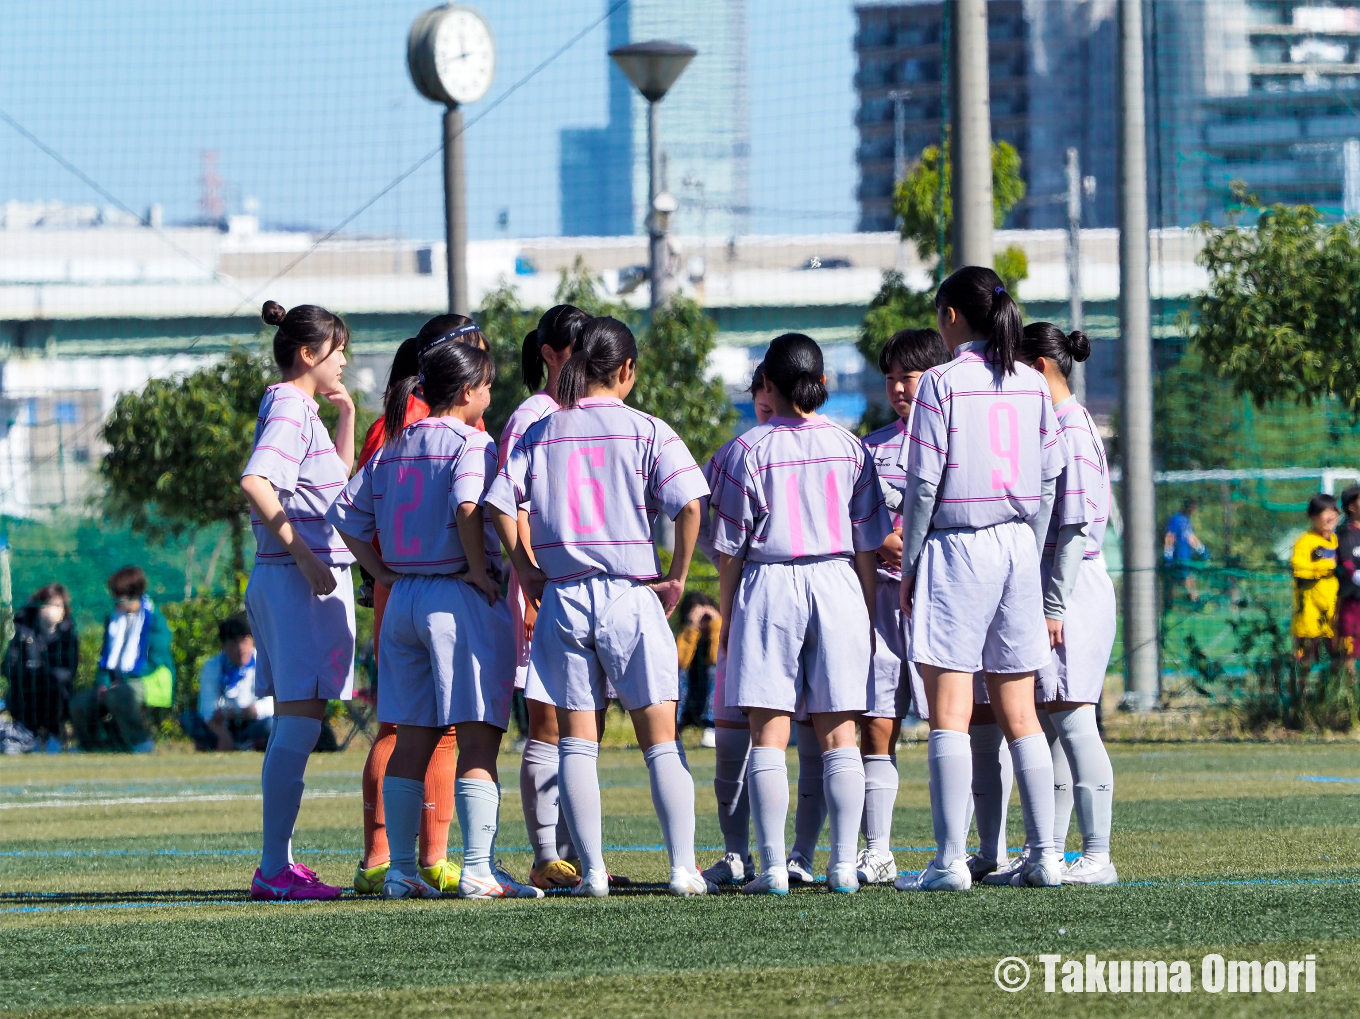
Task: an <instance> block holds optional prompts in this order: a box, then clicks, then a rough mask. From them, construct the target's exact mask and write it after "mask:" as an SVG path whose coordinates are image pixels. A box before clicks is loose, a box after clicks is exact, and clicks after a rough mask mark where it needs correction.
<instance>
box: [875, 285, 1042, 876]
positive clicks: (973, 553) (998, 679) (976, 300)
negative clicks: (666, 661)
mask: <svg viewBox="0 0 1360 1019" xmlns="http://www.w3.org/2000/svg"><path fill="white" fill-rule="evenodd" d="M935 308H936V321H937V324H938V326H939V330H940V335H941V336H943V337H944V341H945V343H946V344H947V345H948V347H949V349H950V350H951V351H952V352H953V353H954V359H953V360H952V361H950V362H949V363H948V364H947V365H943V366H941V367H938V368H932V369H930V371H928V372H926V373H925V375H924V376H922V378H921V382H920V385H919V387H918V388H917V390H916V405H915V407H914V408H913V409H912V415H911V427H910V430H909V440H908V444H907V446H906V447H905V448H904V450H903V452H902V454H901V458H900V460H899V464H900V466H902V467H903V468H904V469H905V472H906V474H907V481H906V488H905V491H904V497H903V506H902V536H903V542H902V588H901V591H902V611H903V613H904V614H906V615H908V616H910V618H911V656H912V660H913V661H914V662H915V663H916V665H917V667H918V668H919V669H920V671H921V677H922V680H923V681H924V685H925V694H926V700H927V702H928V705H929V710H930V726H931V732H930V749H929V764H930V805H931V814H932V819H933V822H934V829H935V839H936V844H937V849H936V855H935V858H934V859H933V860H931V862H930V864H929V865H928V866H927V867H926V869H925V870H924V871H923V872H921V873H920V874H913V875H904V876H903V877H900V878H898V880H897V881H896V882H894V884H895V886H896V887H897V888H899V889H901V890H903V891H955V890H961V889H966V888H969V887H971V885H972V876H971V875H970V874H969V872H968V867H967V864H966V862H965V860H964V858H963V854H964V840H965V837H966V835H967V831H968V813H969V810H968V807H969V801H970V798H971V786H972V771H973V762H972V752H971V751H972V748H971V742H970V740H969V735H968V724H969V721H970V719H971V716H972V711H973V676H974V674H975V673H977V672H979V671H985V673H986V685H987V692H988V695H989V698H990V700H991V704H992V706H993V710H994V711H995V713H996V717H997V722H998V723H999V724H1000V726H1001V729H1002V731H1003V733H1004V734H1005V736H1006V740H1007V742H1008V743H1009V744H1010V750H1011V757H1012V759H1013V760H1014V762H1015V776H1016V782H1017V784H1018V785H1019V787H1020V800H1021V804H1022V806H1023V808H1024V813H1025V830H1026V834H1027V836H1028V837H1029V840H1030V842H1031V843H1032V844H1033V845H1036V846H1043V847H1045V848H1044V849H1043V850H1042V851H1041V852H1039V853H1037V854H1036V855H1035V856H1034V857H1033V858H1031V859H1030V860H1029V861H1027V863H1026V866H1025V869H1024V871H1023V872H1022V881H1023V883H1024V884H1029V885H1057V884H1059V883H1060V881H1061V877H1062V875H1061V870H1060V867H1061V858H1060V857H1057V856H1056V855H1055V854H1054V852H1053V849H1052V830H1053V763H1052V760H1051V759H1050V756H1049V749H1048V744H1047V741H1046V740H1045V739H1044V734H1043V731H1042V729H1041V728H1040V726H1039V720H1038V718H1037V716H1036V714H1035V709H1034V674H1035V672H1036V671H1037V670H1038V669H1040V668H1041V667H1043V666H1044V665H1045V664H1047V662H1048V660H1049V642H1048V630H1047V626H1046V625H1045V623H1044V614H1043V592H1042V587H1041V584H1040V577H1039V549H1040V547H1041V546H1042V544H1043V540H1044V536H1045V535H1046V533H1047V531H1048V520H1049V516H1050V515H1051V513H1052V508H1053V498H1054V488H1055V485H1056V481H1057V478H1058V475H1059V474H1060V473H1062V469H1063V465H1064V463H1065V460H1066V457H1065V453H1064V449H1063V445H1062V438H1061V436H1060V435H1059V434H1058V422H1057V418H1056V417H1055V415H1054V413H1053V405H1052V399H1051V396H1050V393H1049V390H1048V384H1047V383H1046V382H1045V381H1044V378H1043V376H1042V375H1040V374H1039V373H1038V372H1036V371H1035V370H1034V369H1032V368H1029V367H1028V366H1026V365H1024V364H1022V363H1019V362H1017V357H1018V355H1019V353H1020V343H1021V338H1022V337H1021V323H1020V309H1019V308H1018V307H1017V306H1016V304H1015V301H1013V300H1012V299H1011V296H1010V295H1009V294H1008V293H1007V292H1006V288H1005V285H1004V284H1003V283H1002V282H1001V278H1000V277H999V276H997V274H996V273H994V272H993V271H992V270H991V269H986V268H982V267H980V266H965V267H964V268H962V269H960V270H958V271H957V272H955V273H954V274H953V275H951V276H950V277H949V278H948V279H946V280H945V281H944V283H942V284H941V285H940V289H939V290H938V291H937V292H936V294H935Z"/></svg>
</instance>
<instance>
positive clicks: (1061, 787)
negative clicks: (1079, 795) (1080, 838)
mask: <svg viewBox="0 0 1360 1019" xmlns="http://www.w3.org/2000/svg"><path fill="white" fill-rule="evenodd" d="M1039 724H1040V725H1042V726H1043V727H1044V738H1045V739H1046V740H1048V752H1049V756H1050V757H1051V758H1052V759H1053V848H1054V849H1055V850H1057V851H1058V853H1059V854H1061V853H1065V852H1067V832H1068V830H1069V829H1070V828H1071V827H1072V769H1071V768H1070V767H1069V766H1068V761H1067V753H1066V752H1065V751H1064V750H1063V745H1062V741H1061V740H1060V739H1059V738H1058V728H1057V726H1056V725H1055V724H1054V722H1053V716H1052V715H1050V714H1049V713H1048V712H1047V711H1045V710H1043V708H1040V709H1039Z"/></svg>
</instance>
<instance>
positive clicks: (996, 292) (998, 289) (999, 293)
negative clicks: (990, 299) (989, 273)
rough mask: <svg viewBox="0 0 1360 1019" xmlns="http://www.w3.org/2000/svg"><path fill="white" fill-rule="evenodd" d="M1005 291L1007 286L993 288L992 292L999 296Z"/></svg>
mask: <svg viewBox="0 0 1360 1019" xmlns="http://www.w3.org/2000/svg"><path fill="white" fill-rule="evenodd" d="M1005 292H1006V288H1005V287H994V288H993V289H992V293H993V294H996V295H997V296H1000V295H1001V294H1004V293H1005Z"/></svg>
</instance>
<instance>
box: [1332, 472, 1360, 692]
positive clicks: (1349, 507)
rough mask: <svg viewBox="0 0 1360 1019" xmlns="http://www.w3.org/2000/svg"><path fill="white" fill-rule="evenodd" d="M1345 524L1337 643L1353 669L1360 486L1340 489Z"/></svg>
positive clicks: (1359, 614) (1339, 547) (1358, 609)
mask: <svg viewBox="0 0 1360 1019" xmlns="http://www.w3.org/2000/svg"><path fill="white" fill-rule="evenodd" d="M1341 508H1342V509H1343V510H1345V511H1346V526H1345V527H1343V528H1341V529H1340V530H1339V531H1337V534H1336V582H1337V599H1336V627H1335V629H1336V643H1337V648H1338V650H1340V652H1341V655H1342V657H1343V658H1344V659H1345V662H1346V668H1347V669H1349V670H1351V671H1354V669H1355V657H1356V651H1357V649H1360V486H1357V485H1351V486H1350V487H1349V488H1347V489H1346V490H1345V491H1343V492H1342V493H1341Z"/></svg>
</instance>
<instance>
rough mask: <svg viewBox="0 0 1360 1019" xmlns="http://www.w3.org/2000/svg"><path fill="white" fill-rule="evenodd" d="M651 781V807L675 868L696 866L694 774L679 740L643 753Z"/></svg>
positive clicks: (659, 745) (658, 745) (658, 744)
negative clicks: (690, 770)
mask: <svg viewBox="0 0 1360 1019" xmlns="http://www.w3.org/2000/svg"><path fill="white" fill-rule="evenodd" d="M642 758H643V760H645V761H646V762H647V774H648V775H649V776H650V778H651V782H652V806H654V807H655V808H656V816H657V819H658V820H660V822H661V837H662V838H663V839H665V841H666V851H667V852H668V853H670V857H671V866H672V867H684V868H685V869H686V870H696V869H698V868H696V867H695V865H694V776H693V775H691V774H690V772H689V762H688V761H686V760H685V751H684V749H683V748H682V747H681V746H680V743H679V741H678V740H672V741H671V742H670V743H657V744H655V745H654V746H650V747H648V748H647V749H646V750H645V751H643V753H642Z"/></svg>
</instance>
